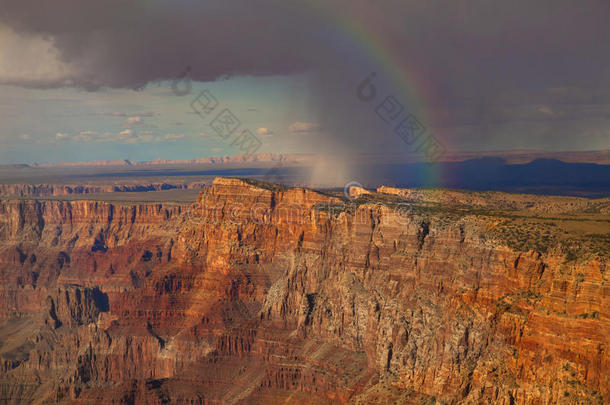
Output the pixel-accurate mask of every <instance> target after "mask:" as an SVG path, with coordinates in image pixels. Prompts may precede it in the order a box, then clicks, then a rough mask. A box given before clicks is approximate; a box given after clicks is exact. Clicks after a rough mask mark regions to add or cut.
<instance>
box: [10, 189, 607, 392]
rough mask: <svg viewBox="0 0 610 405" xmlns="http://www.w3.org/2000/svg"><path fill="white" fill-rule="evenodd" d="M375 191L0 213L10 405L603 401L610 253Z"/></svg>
mask: <svg viewBox="0 0 610 405" xmlns="http://www.w3.org/2000/svg"><path fill="white" fill-rule="evenodd" d="M379 191H380V192H379V193H364V192H361V193H357V194H358V198H355V199H353V200H346V199H345V198H344V197H342V196H341V195H329V194H322V193H318V192H315V191H312V190H307V189H299V188H285V187H282V186H276V185H271V184H266V183H260V182H256V181H250V180H238V179H224V178H219V179H216V180H215V181H214V184H213V185H212V186H211V187H206V188H205V189H204V190H203V192H202V193H201V194H200V196H199V198H198V200H197V203H196V204H195V205H193V206H186V205H176V204H134V205H129V204H109V203H101V202H100V203H96V202H91V201H73V202H62V201H34V200H30V201H3V202H1V203H0V244H1V245H0V281H1V287H0V367H1V369H2V374H0V398H1V400H0V401H2V402H4V403H57V402H65V403H109V404H111V403H116V404H119V403H189V404H220V403H248V404H257V403H260V404H272V403H295V404H299V403H302V404H311V403H320V404H325V403H328V404H335V403H360V404H370V403H435V402H436V403H472V404H478V403H490V404H491V403H494V404H495V403H500V404H502V403H504V404H550V403H603V401H604V400H605V401H610V372H609V370H610V353H609V351H608V350H609V343H610V287H609V286H608V274H607V273H606V268H607V256H606V255H605V254H604V252H603V251H602V253H601V254H599V252H598V253H595V251H594V250H586V252H587V253H586V254H585V253H582V254H580V255H578V256H577V257H576V258H569V257H566V253H565V252H564V251H562V250H561V248H560V247H555V246H551V247H549V249H547V250H546V251H544V252H542V251H539V250H534V249H530V250H525V249H523V250H519V249H515V248H514V247H511V246H509V245H510V244H509V243H507V241H506V240H505V239H503V237H502V234H501V233H498V232H497V231H496V228H497V224H498V223H499V222H501V221H504V220H505V218H498V217H496V216H494V214H493V213H486V214H485V215H481V214H480V212H478V211H476V210H475V211H469V210H464V209H455V207H452V208H451V209H444V208H443V207H439V206H436V207H434V209H430V205H429V204H428V202H429V201H428V202H426V201H424V203H423V204H419V203H418V201H417V199H416V198H414V197H413V196H412V195H411V194H405V195H403V194H401V193H402V192H400V191H397V190H384V189H380V190H379ZM405 193H407V192H405ZM452 198H453V197H452ZM464 198H465V197H464ZM504 198H510V196H506V197H504ZM420 199H421V198H420ZM561 204H563V203H561V202H558V203H555V205H554V206H557V207H559V206H561ZM602 204H603V202H602ZM457 205H458V206H460V207H461V206H463V205H464V204H462V203H460V204H457ZM535 207H538V205H536V206H535ZM569 207H570V206H569ZM569 207H568V208H569ZM521 208H523V209H527V208H528V207H525V206H524V207H521V206H520V205H519V209H521ZM572 208H574V207H572ZM557 210H559V208H557ZM568 211H569V210H568ZM557 212H559V211H557ZM566 212H567V211H566ZM606 221H607V219H606ZM602 241H605V239H602ZM583 243H584V242H583ZM602 243H605V242H602ZM582 252H585V249H584V248H583V250H582Z"/></svg>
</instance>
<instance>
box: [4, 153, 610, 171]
mask: <svg viewBox="0 0 610 405" xmlns="http://www.w3.org/2000/svg"><path fill="white" fill-rule="evenodd" d="M489 157H497V158H502V159H504V161H505V162H506V163H507V164H523V163H529V162H532V161H534V160H536V159H556V160H561V161H563V162H571V163H598V164H610V150H608V149H606V150H598V151H577V152H548V151H536V150H509V151H492V152H451V153H446V154H445V155H443V157H442V158H441V159H440V161H441V162H461V161H466V160H471V159H480V158H489ZM358 159H359V160H360V161H362V162H366V163H418V162H421V161H422V160H423V157H422V156H421V155H419V154H404V153H401V154H398V153H396V154H366V155H361V156H358ZM315 160H316V155H314V154H307V153H259V154H248V155H244V154H241V155H231V156H214V157H206V158H195V159H188V160H175V159H154V160H146V161H139V162H138V161H133V160H129V159H122V160H94V161H85V162H57V163H40V164H39V163H32V164H13V165H0V166H1V167H5V168H25V167H83V166H94V167H98V166H102V167H103V166H160V165H163V166H168V165H181V166H185V165H216V164H239V163H275V162H286V163H299V164H304V165H307V163H310V162H311V163H313V162H315Z"/></svg>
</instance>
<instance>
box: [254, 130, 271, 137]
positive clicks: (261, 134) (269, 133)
mask: <svg viewBox="0 0 610 405" xmlns="http://www.w3.org/2000/svg"><path fill="white" fill-rule="evenodd" d="M256 133H257V134H259V135H260V136H267V135H273V130H271V129H269V128H259V129H257V130H256Z"/></svg>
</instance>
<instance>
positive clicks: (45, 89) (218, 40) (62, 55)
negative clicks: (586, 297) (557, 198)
mask: <svg viewBox="0 0 610 405" xmlns="http://www.w3.org/2000/svg"><path fill="white" fill-rule="evenodd" d="M608 21H610V2H608V1H607V0H584V1H581V2H574V1H571V0H553V1H550V0H527V1H526V0H514V1H511V2H489V1H484V0H469V1H465V0H457V1H453V2H450V3H449V2H446V1H441V0H430V1H426V2H423V1H412V0H400V1H399V0H379V1H372V0H325V1H320V0H302V1H291V2H286V1H279V0H206V1H194V0H175V1H171V2H169V1H161V0H134V1H130V2H125V1H122V0H108V1H104V2H101V1H91V0H78V1H77V0H55V1H53V2H40V1H33V0H22V1H6V0H0V164H3V163H21V162H27V163H31V162H40V163H43V162H55V161H65V160H72V161H84V160H106V159H110V160H114V159H131V160H151V159H155V158H165V159H190V158H196V157H207V156H219V155H231V154H235V153H240V152H241V151H240V150H239V148H238V147H237V146H236V144H235V143H234V142H233V138H223V137H221V136H219V134H218V133H216V132H215V131H214V128H213V127H212V126H211V125H210V122H211V121H212V120H213V119H214V117H215V116H217V114H219V113H220V112H221V111H223V110H225V109H228V110H229V111H230V112H231V113H232V114H233V117H236V118H237V119H238V120H239V123H240V125H239V127H238V128H237V129H236V132H235V134H239V133H243V131H245V130H249V131H250V132H251V133H252V134H255V136H256V137H257V139H258V140H260V148H259V149H257V152H285V153H298V152H307V153H319V154H322V153H326V154H342V155H344V156H357V155H358V154H359V153H364V152H379V153H383V152H392V153H397V152H398V153H401V152H404V153H410V152H412V149H413V145H411V144H408V143H405V142H404V141H403V139H401V138H400V137H398V136H396V128H397V125H399V123H400V122H401V120H402V119H403V118H404V117H414V118H415V119H416V120H417V122H419V123H420V124H421V125H422V127H424V128H425V130H426V131H427V133H429V134H433V135H434V137H435V139H437V140H438V142H440V143H442V145H443V146H444V148H445V149H447V150H450V151H487V150H510V149H537V150H551V151H559V150H599V149H609V148H610V52H608V43H610V24H608ZM371 74H373V76H371ZM371 77H372V78H373V79H371V81H370V82H367V83H368V85H370V86H372V87H367V88H368V89H371V88H374V90H375V98H374V99H372V100H366V99H364V98H363V97H362V90H363V89H365V87H363V86H361V84H363V83H364V81H365V80H366V79H367V78H371ZM176 86H178V87H176ZM176 89H177V90H176ZM202 91H207V92H209V93H206V94H213V96H214V98H215V99H217V101H218V109H217V110H214V111H213V112H212V113H211V114H210V116H206V117H202V116H201V115H198V114H195V113H194V110H193V107H192V102H193V100H195V99H196V98H197V97H198V96H199V95H200V94H201V92H202ZM394 113H396V114H394Z"/></svg>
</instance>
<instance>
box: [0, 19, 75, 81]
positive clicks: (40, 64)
mask: <svg viewBox="0 0 610 405" xmlns="http://www.w3.org/2000/svg"><path fill="white" fill-rule="evenodd" d="M0 61H2V63H0V83H10V84H26V85H33V86H40V87H47V86H50V85H56V84H57V83H64V84H66V85H70V83H71V82H70V76H71V72H70V71H69V68H68V66H67V65H66V64H64V63H63V62H62V61H61V58H60V57H59V51H58V50H57V48H56V47H55V45H54V42H53V39H52V37H46V36H43V35H35V34H23V35H20V34H17V33H16V32H15V31H14V30H12V29H11V28H9V27H6V26H4V25H0Z"/></svg>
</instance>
